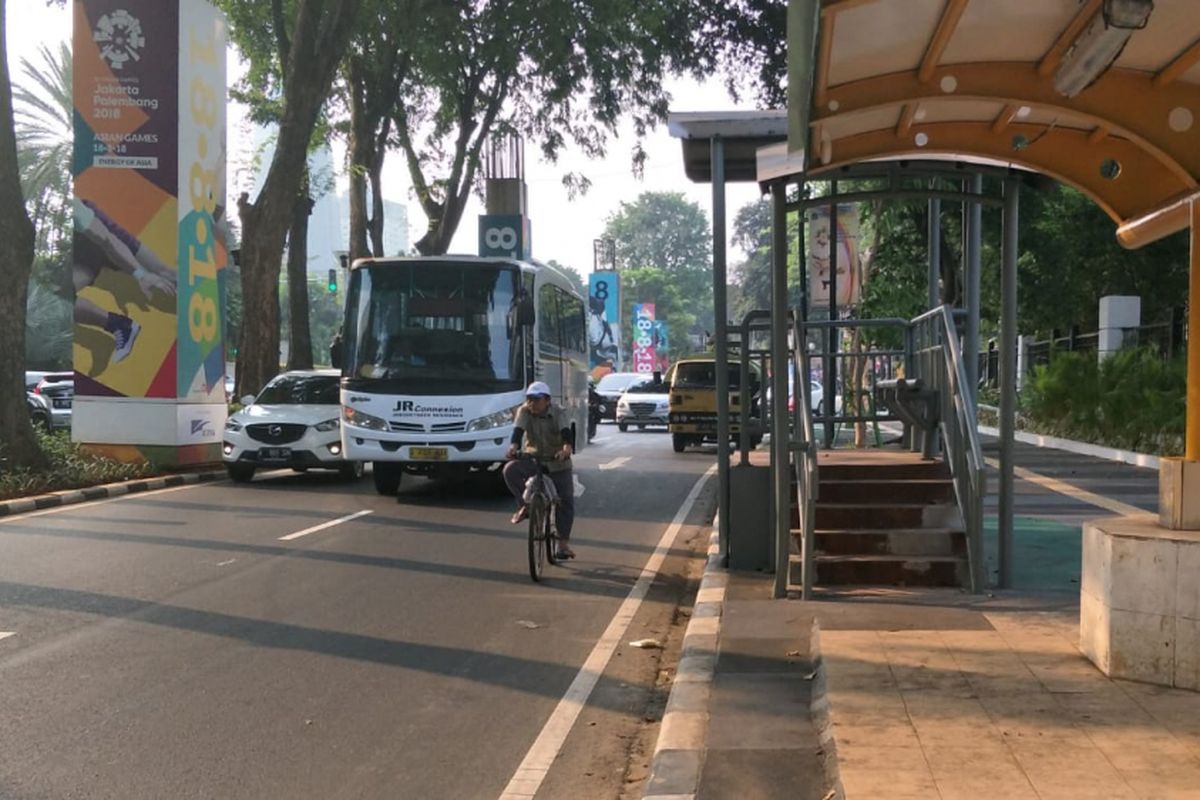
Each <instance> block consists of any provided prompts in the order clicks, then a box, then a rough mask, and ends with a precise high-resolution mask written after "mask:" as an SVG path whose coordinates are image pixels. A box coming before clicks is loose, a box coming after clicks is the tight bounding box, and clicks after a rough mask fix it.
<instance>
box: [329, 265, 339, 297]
mask: <svg viewBox="0 0 1200 800" xmlns="http://www.w3.org/2000/svg"><path fill="white" fill-rule="evenodd" d="M328 288H329V293H330V294H337V269H336V268H332V269H330V270H329V283H328Z"/></svg>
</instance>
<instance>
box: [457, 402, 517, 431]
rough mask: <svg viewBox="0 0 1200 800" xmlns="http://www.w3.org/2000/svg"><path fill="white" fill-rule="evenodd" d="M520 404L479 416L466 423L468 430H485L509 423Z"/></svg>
mask: <svg viewBox="0 0 1200 800" xmlns="http://www.w3.org/2000/svg"><path fill="white" fill-rule="evenodd" d="M520 408H521V407H520V406H513V407H512V408H506V409H504V410H503V411H497V412H496V413H494V414H488V415H487V416H486V417H479V418H478V419H473V420H471V421H470V422H468V423H467V430H468V431H487V430H491V429H492V428H502V427H504V426H505V425H511V424H512V421H513V418H514V417H515V416H516V414H517V410H518V409H520Z"/></svg>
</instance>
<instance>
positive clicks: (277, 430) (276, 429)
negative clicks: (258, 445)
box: [267, 425, 283, 436]
mask: <svg viewBox="0 0 1200 800" xmlns="http://www.w3.org/2000/svg"><path fill="white" fill-rule="evenodd" d="M267 433H269V434H271V435H272V436H278V435H280V434H281V433H283V427H282V426H280V425H272V426H271V427H269V428H267Z"/></svg>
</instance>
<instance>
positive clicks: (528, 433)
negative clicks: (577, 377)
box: [504, 381, 575, 558]
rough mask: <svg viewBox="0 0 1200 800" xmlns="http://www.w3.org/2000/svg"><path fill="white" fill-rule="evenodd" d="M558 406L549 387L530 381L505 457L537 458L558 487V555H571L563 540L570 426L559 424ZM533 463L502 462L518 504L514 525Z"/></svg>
mask: <svg viewBox="0 0 1200 800" xmlns="http://www.w3.org/2000/svg"><path fill="white" fill-rule="evenodd" d="M563 420H564V416H563V412H562V409H560V408H558V407H557V406H555V405H554V404H553V403H552V402H551V401H550V387H549V386H547V385H546V384H545V383H543V382H542V381H534V382H533V383H531V384H529V388H528V389H526V390H525V403H524V404H523V405H522V406H521V408H520V410H519V411H517V418H516V420H515V421H514V423H513V434H512V442H511V443H510V444H509V446H508V458H509V459H515V458H516V455H517V453H518V452H519V451H521V450H522V448H523V450H524V452H525V453H526V454H528V455H531V456H535V457H537V458H538V459H541V460H542V461H543V462H544V463H545V465H546V469H547V470H548V471H549V473H550V479H551V480H552V481H554V488H555V489H557V490H558V507H557V508H558V510H557V512H556V514H555V523H556V525H557V527H558V557H559V558H574V557H575V552H574V551H573V550H572V549H571V547H570V545H569V544H568V543H567V542H568V540H569V539H570V538H571V526H572V525H573V524H574V522H575V479H574V476H573V474H572V472H571V452H572V448H571V429H570V428H568V427H567V426H566V425H564V424H563ZM538 470H539V466H538V463H537V462H534V461H530V460H527V459H518V460H510V461H509V462H508V463H507V464H505V465H504V482H505V484H507V486H508V490H509V491H510V492H512V493H513V496H514V497H516V498H517V502H518V503H520V505H519V506H518V507H517V511H516V513H514V514H513V515H512V523H513V524H514V525H516V524H517V523H519V522H520V521H521V520H523V519H525V517H526V516H528V514H529V509H528V508H526V506H525V503H524V502H523V501H522V499H521V496H522V494H523V493H524V491H525V482H526V481H528V480H529V479H530V478H532V477H533V476H534V475H537V474H538Z"/></svg>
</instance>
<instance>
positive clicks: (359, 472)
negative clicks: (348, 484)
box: [338, 461, 363, 481]
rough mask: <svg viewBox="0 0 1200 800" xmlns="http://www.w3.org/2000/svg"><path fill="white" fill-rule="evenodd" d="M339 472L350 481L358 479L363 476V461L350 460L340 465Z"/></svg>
mask: <svg viewBox="0 0 1200 800" xmlns="http://www.w3.org/2000/svg"><path fill="white" fill-rule="evenodd" d="M338 474H339V475H341V476H342V477H343V478H345V479H346V480H348V481H356V480H358V479H359V478H361V477H362V476H363V462H361V461H348V462H346V463H345V464H343V465H342V466H340V467H338Z"/></svg>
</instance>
